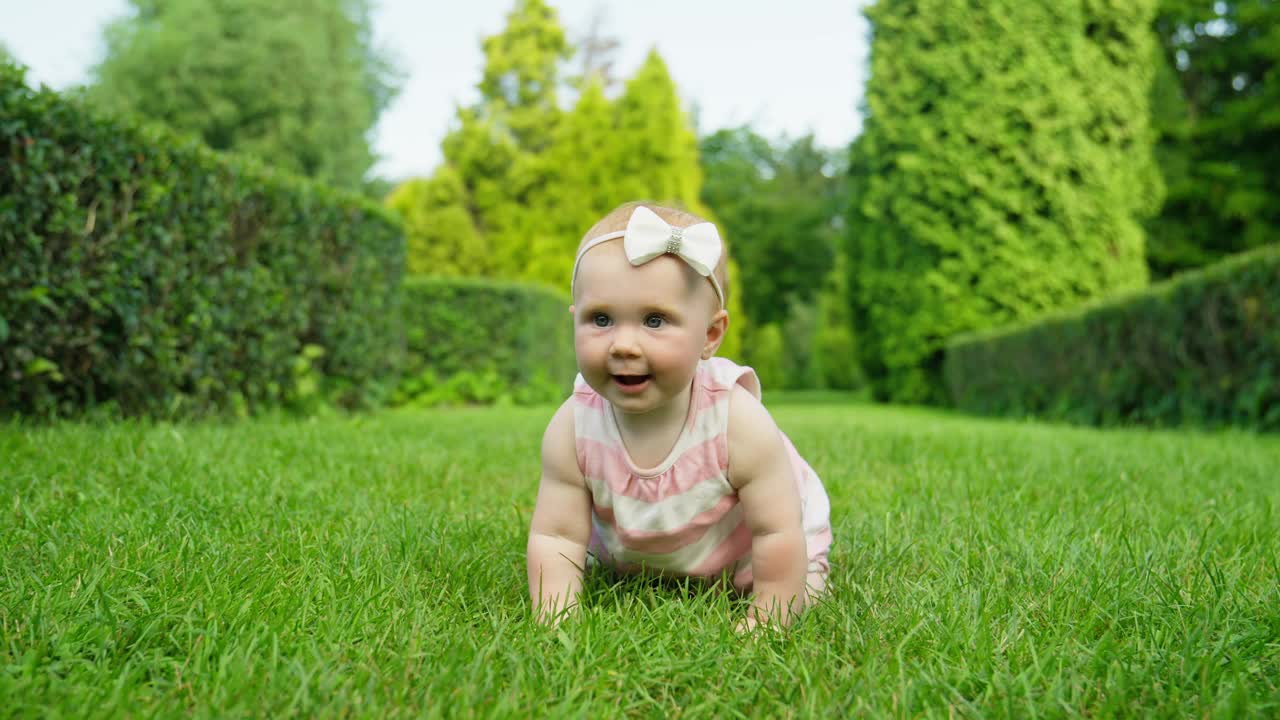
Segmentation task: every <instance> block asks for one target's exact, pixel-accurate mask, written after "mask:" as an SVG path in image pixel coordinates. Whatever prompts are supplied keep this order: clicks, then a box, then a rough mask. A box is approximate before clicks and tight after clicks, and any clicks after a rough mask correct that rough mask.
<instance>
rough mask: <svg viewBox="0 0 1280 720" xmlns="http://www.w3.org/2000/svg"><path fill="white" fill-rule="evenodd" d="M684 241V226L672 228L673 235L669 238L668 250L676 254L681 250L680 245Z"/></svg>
mask: <svg viewBox="0 0 1280 720" xmlns="http://www.w3.org/2000/svg"><path fill="white" fill-rule="evenodd" d="M683 242H684V228H678V227H673V228H671V237H670V238H668V239H667V252H669V253H671V254H673V255H675V254H677V253H679V252H680V245H681V243H683Z"/></svg>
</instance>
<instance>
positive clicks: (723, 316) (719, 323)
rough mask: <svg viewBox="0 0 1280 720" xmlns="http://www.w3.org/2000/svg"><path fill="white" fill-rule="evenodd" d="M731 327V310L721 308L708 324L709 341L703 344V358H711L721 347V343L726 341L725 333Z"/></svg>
mask: <svg viewBox="0 0 1280 720" xmlns="http://www.w3.org/2000/svg"><path fill="white" fill-rule="evenodd" d="M728 329H729V311H728V310H720V311H718V312H717V313H716V314H715V315H712V316H711V322H710V323H708V324H707V341H706V343H705V344H704V345H703V346H702V359H703V360H710V359H711V356H712V355H715V354H716V351H717V350H719V349H720V343H722V342H724V334H725V332H727V331H728Z"/></svg>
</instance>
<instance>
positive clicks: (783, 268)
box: [84, 0, 1280, 401]
mask: <svg viewBox="0 0 1280 720" xmlns="http://www.w3.org/2000/svg"><path fill="white" fill-rule="evenodd" d="M131 1H132V5H133V10H134V12H133V14H132V15H131V16H129V17H127V18H125V19H123V20H121V21H119V22H117V23H115V24H113V25H112V26H110V27H109V28H108V29H107V32H106V38H107V47H108V52H107V55H106V57H105V58H104V60H103V62H102V63H101V64H100V65H99V66H98V67H97V68H96V70H95V72H94V76H93V82H92V83H91V84H90V85H89V87H88V88H86V89H85V91H84V94H85V95H86V96H87V98H88V99H89V101H91V102H94V103H97V104H100V105H102V106H105V107H110V108H113V109H118V110H122V111H128V112H137V113H142V114H144V115H146V116H148V117H151V118H154V119H158V120H162V121H164V122H167V123H169V124H171V125H173V126H175V127H177V128H179V129H181V130H184V131H187V132H191V133H193V134H196V135H198V136H199V137H200V138H202V139H203V140H204V141H205V142H207V143H208V144H210V145H211V146H213V147H215V148H218V149H228V150H236V151H240V152H245V153H249V154H254V155H258V156H259V157H261V158H263V159H264V161H266V162H267V163H269V164H271V165H274V166H278V167H281V168H284V169H287V170H290V171H292V172H297V173H300V174H303V175H306V176H309V177H312V178H315V179H317V180H320V181H323V182H327V183H331V184H335V185H338V186H341V187H345V188H348V189H356V190H360V189H363V190H365V191H366V192H370V193H377V194H381V192H380V189H381V188H387V187H394V189H393V190H392V191H391V192H390V193H389V195H388V196H387V203H388V204H389V206H390V207H392V208H393V209H395V210H396V211H397V212H399V213H400V215H401V216H402V217H403V218H404V221H405V226H406V232H407V236H408V237H407V239H408V246H409V250H408V253H409V254H408V258H407V260H408V267H409V269H410V271H411V272H415V273H420V274H435V275H476V276H482V277H499V278H513V279H525V280H536V281H539V282H546V283H550V284H553V285H556V286H558V287H564V286H565V285H567V281H566V277H567V273H568V271H569V267H570V265H571V263H572V253H573V248H574V247H575V246H576V244H577V242H578V239H579V238H580V236H581V233H582V232H583V230H584V229H585V228H586V227H588V226H589V225H590V224H591V222H592V221H593V220H594V219H595V218H596V217H597V216H598V215H599V214H601V213H602V212H604V211H605V210H607V209H609V208H610V207H613V206H614V205H616V204H618V203H619V202H622V201H625V200H630V199H634V198H652V199H654V200H658V201H665V202H675V203H679V204H682V205H685V206H688V207H690V208H691V209H693V210H694V211H696V212H700V213H703V214H706V215H708V216H710V217H711V218H713V219H714V220H716V221H717V222H720V223H721V224H722V226H723V227H724V228H725V229H726V235H727V240H728V242H729V244H730V246H731V252H732V253H733V257H734V259H735V263H736V265H735V267H733V268H732V273H733V275H734V277H735V279H736V280H735V282H734V287H735V289H736V292H734V293H733V298H734V303H735V307H733V308H731V310H733V312H734V315H735V317H737V318H738V319H739V322H738V323H736V324H735V333H736V334H735V336H734V337H733V338H732V340H731V342H730V344H729V346H728V347H727V348H726V351H727V352H728V353H729V354H731V355H735V356H738V357H740V358H742V359H745V360H746V361H748V362H751V363H753V364H756V365H758V366H760V369H761V370H762V372H763V373H764V374H766V375H772V376H773V378H774V382H773V383H771V384H772V385H773V386H777V385H778V384H779V383H780V384H783V385H790V386H793V387H795V386H802V387H821V386H828V387H851V386H855V385H857V384H858V383H859V382H861V380H860V378H861V377H862V373H863V371H864V369H865V372H866V376H867V378H868V379H869V380H870V382H871V384H872V386H873V388H874V390H875V392H876V394H877V396H879V397H882V398H886V399H894V400H908V401H922V400H923V401H931V400H938V399H940V395H939V394H940V392H941V389H940V388H941V385H940V382H939V371H940V363H941V355H940V353H941V350H942V347H943V344H944V343H945V342H946V340H947V339H948V338H950V337H953V336H955V335H956V334H957V333H963V332H968V331H972V330H978V329H982V328H985V327H991V326H993V325H999V324H1003V323H1007V322H1011V321H1018V320H1023V319H1027V318H1031V317H1036V316H1038V315H1040V314H1042V313H1045V312H1048V311H1052V310H1054V309H1058V308H1065V307H1071V306H1074V305H1077V304H1079V303H1081V302H1084V301H1087V300H1089V299H1091V298H1097V297H1102V296H1106V295H1110V294H1113V293H1116V292H1120V291H1124V290H1127V289H1132V288H1138V287H1142V286H1143V285H1145V284H1146V283H1148V282H1149V281H1150V280H1151V279H1153V278H1156V279H1158V278H1162V277H1165V276H1167V275H1169V274H1171V273H1174V272H1177V271H1179V270H1183V269H1188V268H1194V267H1199V266H1202V265H1204V264H1206V263H1208V262H1212V261H1214V260H1216V259H1218V258H1221V257H1223V256H1225V255H1228V254H1231V253H1235V252H1238V251H1241V250H1244V249H1248V248H1252V247H1257V246H1259V245H1264V244H1268V243H1274V242H1277V240H1280V229H1278V228H1280V216H1278V213H1280V209H1277V208H1280V203H1277V199H1280V187H1277V182H1278V180H1277V171H1276V169H1275V168H1277V167H1280V130H1278V127H1280V89H1277V86H1278V85H1280V81H1278V80H1277V78H1276V77H1275V66H1276V58H1277V54H1280V4H1277V3H1276V2H1274V1H1273V0H1247V1H1238V2H1225V1H1218V2H1209V1H1206V0H1135V1H1133V2H1125V3H1118V2H1108V1H1106V0H1067V1H1065V2H1055V3H1049V2H1035V3H1024V2H1016V1H1014V0H1002V1H999V2H991V3H987V2H984V3H978V2H975V1H972V0H950V1H948V2H926V1H925V0H880V1H879V2H877V3H876V4H875V5H874V6H872V7H871V8H870V9H869V10H868V11H867V14H868V17H869V18H870V20H871V23H872V27H873V34H872V53H871V75H870V80H869V83H868V86H867V93H866V100H865V104H864V108H863V112H864V116H865V118H866V123H865V130H864V132H863V134H862V135H861V136H860V137H859V138H857V139H856V141H854V142H853V143H852V144H851V146H850V148H848V149H844V148H841V149H834V150H833V149H827V148H821V147H818V146H816V145H815V143H814V142H813V139H812V138H811V137H801V138H790V139H788V138H780V139H778V138H773V139H771V138H765V137H762V136H760V135H758V134H757V133H755V132H754V131H753V130H752V129H751V128H749V127H744V128H730V129H709V130H707V131H706V132H704V134H703V135H702V136H701V137H698V136H697V134H695V131H694V128H693V124H692V122H691V120H690V117H689V115H688V114H687V113H686V112H685V110H684V109H683V107H682V102H681V99H680V97H679V95H678V92H677V88H676V85H675V83H674V82H673V80H672V78H671V76H670V73H669V72H668V70H667V68H666V65H665V63H664V62H663V60H662V58H661V57H660V56H659V55H658V53H657V52H651V53H650V54H649V56H648V58H647V59H646V61H645V63H644V64H643V65H642V66H641V67H640V68H638V69H636V70H635V71H634V73H633V74H632V75H631V76H630V77H627V78H624V79H621V80H620V81H619V79H617V78H616V77H615V74H614V73H615V71H614V69H613V60H612V57H611V49H612V48H615V47H616V46H617V41H616V40H615V39H612V38H609V37H605V36H603V35H602V34H601V32H600V30H599V27H598V26H596V27H594V28H593V30H592V32H590V33H589V34H588V36H587V37H585V38H582V39H581V40H580V41H579V42H576V43H575V42H571V41H570V40H569V39H568V37H567V36H566V33H565V30H564V28H563V27H562V26H561V24H560V20H559V17H558V15H557V13H556V11H555V9H554V8H553V7H552V6H551V5H549V4H547V3H546V2H544V0H517V1H516V2H515V3H514V5H513V9H512V11H511V13H510V14H509V15H508V17H507V24H506V26H505V27H504V28H503V29H502V30H501V31H500V32H498V33H496V34H495V35H493V36H491V37H488V38H486V39H485V40H484V44H483V49H484V54H485V67H484V71H483V74H482V77H481V78H479V80H478V88H479V90H480V99H479V101H477V102H476V103H474V104H473V105H470V106H467V107H462V108H460V109H459V111H458V115H457V118H456V120H455V122H454V125H453V127H452V129H451V131H450V132H449V134H448V135H447V137H445V138H444V139H443V141H442V153H443V157H444V161H443V162H442V163H441V165H440V166H439V167H438V168H437V169H436V171H435V172H434V173H433V174H431V175H430V176H429V177H425V178H413V179H408V180H404V181H402V182H398V183H389V182H388V181H386V180H384V179H378V178H372V177H370V176H369V169H370V167H371V166H372V163H373V154H372V151H371V149H370V145H369V140H368V136H369V134H370V131H371V129H372V128H373V126H374V124H375V123H376V120H377V117H378V115H379V113H380V112H381V111H382V110H383V109H384V108H385V107H386V105H387V103H388V102H389V101H390V99H391V98H392V97H393V96H394V93H395V91H396V87H397V85H398V83H399V70H397V69H396V68H395V67H394V64H393V63H392V62H391V61H390V59H389V56H388V55H387V53H385V52H383V51H381V50H379V49H378V48H375V47H374V46H373V43H372V40H371V34H370V23H369V12H370V6H369V4H368V2H367V0H287V2H284V3H279V2H274V3H267V2H264V0H216V1H215V2H204V1H202V0H167V1H166V2H163V3H161V2H157V1H156V0H131ZM575 51H577V55H576V56H575ZM575 57H576V59H577V64H576V65H572V60H573V59H574V58H575ZM571 67H572V68H573V71H572V72H571V71H570V68H571ZM744 339H745V340H746V343H745V344H742V342H743V340H744ZM855 355H856V358H857V362H851V361H850V360H849V358H851V357H854V356H855Z"/></svg>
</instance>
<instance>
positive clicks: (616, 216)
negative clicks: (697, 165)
mask: <svg viewBox="0 0 1280 720" xmlns="http://www.w3.org/2000/svg"><path fill="white" fill-rule="evenodd" d="M641 206H643V207H647V208H649V209H650V210H652V211H653V212H654V213H655V214H656V215H657V216H658V217H660V218H662V220H663V221H664V222H666V223H667V224H668V225H671V226H672V227H682V228H683V227H689V226H690V225H697V224H698V223H702V222H708V220H707V219H706V218H703V217H702V216H700V215H695V214H694V213H691V212H689V211H688V210H685V209H683V208H677V207H669V206H666V205H659V204H658V203H655V202H649V201H648V200H636V201H633V202H629V203H623V204H621V205H619V206H618V207H616V208H614V209H612V210H610V211H609V212H608V214H606V215H605V216H604V217H602V218H600V220H599V221H597V222H596V224H595V225H592V226H591V229H590V230H588V231H587V234H586V235H583V236H582V241H581V242H579V243H578V250H577V252H582V246H584V245H586V244H587V242H588V241H590V240H591V239H592V238H596V237H599V236H601V235H604V234H605V233H611V232H619V231H622V230H626V229H627V223H628V222H629V221H630V220H631V213H632V212H634V211H635V209H636V208H638V207H641ZM720 243H721V250H720V262H718V263H716V267H715V270H714V271H713V272H714V273H715V276H716V282H718V283H720V287H721V289H722V290H723V291H724V301H725V303H726V304H727V303H728V302H729V247H728V246H727V245H725V244H724V235H723V234H721V236H720ZM575 254H576V253H575Z"/></svg>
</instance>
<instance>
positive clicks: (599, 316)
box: [591, 313, 609, 327]
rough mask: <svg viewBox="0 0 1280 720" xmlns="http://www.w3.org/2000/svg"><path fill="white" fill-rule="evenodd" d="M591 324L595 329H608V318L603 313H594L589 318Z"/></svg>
mask: <svg viewBox="0 0 1280 720" xmlns="http://www.w3.org/2000/svg"><path fill="white" fill-rule="evenodd" d="M591 322H592V323H594V324H595V326H596V327H609V316H608V315H605V314H604V313H595V314H593V315H592V316H591Z"/></svg>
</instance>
